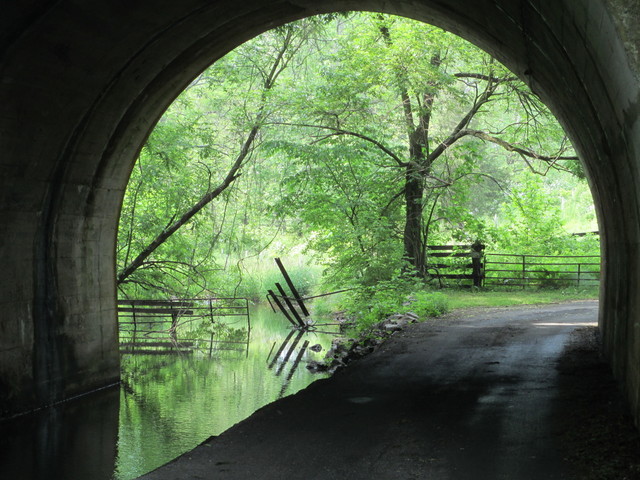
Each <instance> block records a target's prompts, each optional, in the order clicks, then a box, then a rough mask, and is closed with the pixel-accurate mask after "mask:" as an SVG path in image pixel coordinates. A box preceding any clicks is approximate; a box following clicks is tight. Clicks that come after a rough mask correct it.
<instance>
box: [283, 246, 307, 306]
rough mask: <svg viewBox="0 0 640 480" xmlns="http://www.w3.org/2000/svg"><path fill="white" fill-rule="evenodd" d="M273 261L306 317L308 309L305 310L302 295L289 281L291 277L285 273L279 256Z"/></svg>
mask: <svg viewBox="0 0 640 480" xmlns="http://www.w3.org/2000/svg"><path fill="white" fill-rule="evenodd" d="M275 261H276V263H277V264H278V268H279V269H280V272H281V273H282V276H283V277H284V280H285V281H286V282H287V285H288V286H289V290H291V293H292V294H293V297H294V298H295V299H296V301H297V302H298V305H300V310H302V313H303V314H304V316H305V317H308V316H309V310H307V307H306V306H305V305H304V301H303V300H302V297H301V296H300V294H299V293H298V290H296V287H295V285H294V284H293V282H292V281H291V278H290V277H289V274H288V273H287V270H286V269H285V268H284V265H283V264H282V262H281V261H280V259H279V258H276V259H275Z"/></svg>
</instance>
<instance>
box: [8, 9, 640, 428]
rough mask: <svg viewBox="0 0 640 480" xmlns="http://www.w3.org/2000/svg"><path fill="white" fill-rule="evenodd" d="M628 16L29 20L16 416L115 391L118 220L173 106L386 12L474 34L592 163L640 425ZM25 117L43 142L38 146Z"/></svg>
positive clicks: (75, 13)
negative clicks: (181, 96) (248, 67)
mask: <svg viewBox="0 0 640 480" xmlns="http://www.w3.org/2000/svg"><path fill="white" fill-rule="evenodd" d="M619 3H620V2H614V1H611V2H608V1H607V2H604V1H603V2H594V3H593V4H591V3H590V4H589V5H588V6H584V5H576V4H575V3H571V2H566V3H564V2H562V3H559V4H554V5H538V4H536V5H534V4H533V3H532V2H520V3H517V4H515V3H513V2H506V1H504V2H502V1H497V2H488V1H487V2H483V1H479V2H459V3H457V4H456V5H446V6H445V5H442V4H440V3H439V2H428V1H425V2H423V3H420V4H417V3H411V4H408V3H405V2H401V1H399V2H394V3H392V4H391V3H386V4H385V5H383V6H381V5H380V4H379V3H378V2H358V1H354V2H349V3H348V4H345V3H340V4H339V5H337V4H336V3H335V2H314V4H313V5H308V4H306V3H305V2H296V3H295V4H292V3H286V4H285V3H283V4H276V5H273V4H268V5H267V4H264V3H261V2H258V1H257V2H250V3H246V4H242V5H233V4H231V3H224V2H220V3H216V5H204V4H203V3H202V2H198V1H193V2H181V4H180V5H171V6H163V7H158V8H156V9H155V10H154V14H153V16H152V17H153V18H152V21H148V20H147V19H146V17H147V14H148V10H147V6H145V5H143V4H140V5H135V6H133V5H132V6H129V7H128V8H130V10H127V11H126V12H124V11H122V10H118V9H117V8H112V9H109V8H107V7H105V6H104V5H102V6H101V5H97V6H96V5H94V6H84V7H79V6H77V5H75V6H74V5H71V4H63V3H59V4H52V5H50V6H49V8H47V9H45V10H41V11H40V10H38V11H31V10H32V9H33V6H32V5H25V6H20V7H16V8H18V9H19V10H20V11H18V12H13V13H12V14H11V15H8V16H7V17H6V18H7V19H8V20H14V19H15V20H16V21H17V23H16V25H21V26H24V27H25V28H24V31H23V32H20V33H17V32H16V27H15V26H12V27H11V29H10V32H9V35H8V36H7V37H3V39H2V40H3V42H4V43H3V45H2V46H3V50H2V53H3V59H4V60H5V62H4V65H3V73H4V74H5V80H6V81H5V82H3V83H2V92H3V95H4V97H5V98H6V99H7V103H6V105H7V111H9V112H12V115H7V116H6V118H4V120H3V122H6V123H3V125H5V126H6V128H4V129H3V137H2V138H3V141H4V142H6V143H5V145H6V150H7V152H8V155H7V157H6V158H7V162H8V163H7V164H6V166H7V169H6V172H7V175H6V176H3V177H2V182H3V187H4V188H3V189H2V191H3V195H4V197H3V205H6V206H7V212H8V213H7V215H6V217H5V221H6V223H7V225H8V228H7V230H6V231H7V234H6V236H3V241H4V243H3V244H2V246H3V252H4V253H6V255H3V258H2V261H3V265H4V267H5V268H4V269H3V270H4V271H5V272H6V277H7V278H10V279H11V281H10V282H5V284H3V289H2V295H3V296H2V302H3V304H4V306H5V307H6V318H8V319H11V320H9V321H7V322H3V328H5V329H6V331H7V335H3V337H2V342H3V343H2V350H1V351H2V364H1V366H2V372H1V374H2V383H1V388H0V393H1V394H2V406H1V409H2V414H3V416H6V415H11V414H13V413H15V412H19V411H24V410H25V409H29V408H33V407H38V406H42V405H46V404H49V403H51V402H56V401H60V400H62V399H66V398H70V397H72V396H74V395H77V394H79V393H82V392H86V391H89V390H91V389H93V388H95V387H99V386H103V385H106V384H108V383H110V382H112V381H114V380H116V379H117V377H118V368H119V366H118V360H117V347H116V344H117V329H116V305H115V294H114V292H115V290H116V287H115V275H114V272H113V265H114V258H115V252H114V251H113V250H114V249H113V246H114V244H115V235H116V228H117V222H118V218H117V212H118V211H119V206H120V203H121V201H122V197H123V192H124V188H125V185H126V183H127V179H128V178H129V175H130V172H131V169H132V165H133V158H134V157H135V153H136V151H137V150H138V149H139V148H140V145H141V144H142V143H143V140H144V138H145V136H146V135H147V134H148V132H149V129H150V126H151V125H152V124H154V123H155V121H156V119H157V118H158V117H159V115H160V114H161V112H162V111H164V109H165V108H166V106H167V104H168V103H169V102H170V100H171V99H172V98H174V97H175V96H176V95H177V94H178V93H179V92H180V91H181V90H182V89H183V88H184V87H185V86H186V85H187V84H188V82H189V81H190V80H191V79H192V78H194V76H195V75H196V74H197V73H198V72H200V71H201V70H202V69H204V67H205V66H206V65H207V64H208V63H210V61H211V59H215V58H219V57H220V56H222V55H223V54H224V53H226V52H227V51H229V50H230V49H231V48H233V47H235V46H236V45H238V44H240V43H241V42H242V41H243V40H246V39H247V38H249V37H251V36H253V35H255V34H257V33H260V32H261V31H264V30H266V29H267V28H268V27H272V26H275V25H278V24H284V23H286V22H287V21H289V20H294V19H296V18H301V17H306V16H308V15H311V14H315V13H322V12H327V11H334V10H340V9H345V8H349V9H353V10H357V9H361V8H369V9H371V10H384V11H386V12H387V13H396V14H402V15H405V16H408V17H413V18H416V19H420V20H426V21H430V22H432V23H435V24H438V25H441V26H443V27H447V28H448V29H450V30H452V31H455V32H457V33H461V34H462V35H463V36H465V37H466V38H468V39H470V40H473V41H474V43H476V44H478V45H481V46H483V47H485V48H486V49H487V51H490V52H491V53H493V54H495V55H496V56H497V57H498V58H499V59H500V60H501V61H503V62H504V63H505V64H506V65H508V66H509V67H510V68H511V69H512V70H513V71H514V72H516V73H517V74H518V76H519V77H521V78H525V79H526V80H527V82H528V83H529V84H530V85H531V87H532V88H533V90H534V91H535V92H536V93H538V94H540V96H541V97H542V98H543V99H545V101H546V102H547V103H548V104H549V105H550V106H551V107H552V108H553V111H554V113H555V114H556V115H557V116H558V118H560V119H561V121H562V123H563V125H564V126H565V127H566V128H567V131H568V132H569V133H570V135H571V137H572V138H573V139H574V140H575V142H576V148H577V149H578V151H579V152H580V154H581V155H582V157H583V158H584V160H585V165H586V167H587V169H586V170H587V175H588V177H589V178H590V180H591V185H592V188H593V193H594V197H595V201H596V208H597V209H598V214H599V218H600V220H601V225H600V226H601V230H602V232H603V234H604V235H603V240H602V245H603V255H604V259H605V261H604V263H603V270H604V273H603V277H604V280H605V283H604V284H603V285H602V288H601V291H602V300H601V301H602V307H601V317H600V324H601V327H602V330H603V337H604V348H605V352H606V354H607V357H608V358H609V360H610V361H611V364H612V366H613V369H614V371H615V373H616V376H617V377H618V378H619V379H620V381H621V382H622V384H623V385H624V389H625V392H626V394H627V398H628V399H629V401H630V402H631V404H632V405H633V408H634V409H635V411H636V412H637V411H638V405H639V404H640V402H639V400H638V399H639V398H640V397H639V392H640V372H639V371H638V365H640V362H638V352H639V351H640V349H639V348H638V338H640V337H639V335H638V333H637V326H636V325H635V323H634V322H635V318H637V315H638V309H639V306H640V300H639V299H638V297H637V293H636V292H637V288H636V287H637V284H638V274H637V272H638V271H639V269H638V268H636V267H637V263H638V261H639V260H638V258H639V256H638V247H637V245H638V243H639V242H638V238H640V234H639V233H638V228H637V226H638V224H639V222H638V215H637V212H638V210H639V209H638V207H637V206H638V198H637V185H636V179H637V178H638V172H637V167H638V165H637V155H636V154H635V152H637V151H638V148H637V144H638V135H637V125H638V122H637V113H635V110H634V108H633V105H635V101H634V98H636V96H637V81H636V80H635V77H634V73H633V69H634V68H635V67H636V66H637V65H636V63H634V62H635V60H634V57H633V55H631V54H630V53H629V51H628V50H626V49H625V44H624V43H623V41H624V42H627V44H626V46H628V45H629V43H628V42H629V37H628V36H627V34H628V30H625V28H624V25H625V22H624V21H623V20H625V21H626V20H628V18H626V17H624V18H622V17H621V16H620V15H621V14H620V12H619V8H618V7H619ZM612 12H614V13H615V14H614V13H612ZM14 13H15V15H14ZM87 19H90V20H91V22H86V20H87ZM143 19H144V20H143ZM177 19H179V20H177ZM60 26H69V27H70V28H60ZM95 26H100V27H101V28H91V27H95ZM96 31H100V32H101V33H100V35H94V34H95V32H96ZM36 45H37V46H38V47H36ZM67 67H69V68H67ZM44 85H46V87H44ZM54 92H55V93H54ZM25 118H27V119H30V125H32V126H33V131H36V130H37V131H38V132H41V133H42V135H41V136H40V137H39V138H38V141H33V136H32V135H31V132H32V130H28V129H25V128H24V121H23V119H25ZM25 160H26V161H25ZM3 166H4V164H3ZM36 316H37V317H38V318H35V317H36ZM636 418H637V415H636Z"/></svg>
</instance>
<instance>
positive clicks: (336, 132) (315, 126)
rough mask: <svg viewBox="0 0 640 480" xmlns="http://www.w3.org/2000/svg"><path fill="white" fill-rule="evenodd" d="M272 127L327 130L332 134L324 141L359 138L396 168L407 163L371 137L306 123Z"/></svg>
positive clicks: (285, 123) (277, 123) (284, 123)
mask: <svg viewBox="0 0 640 480" xmlns="http://www.w3.org/2000/svg"><path fill="white" fill-rule="evenodd" d="M272 125H284V126H288V127H305V128H317V129H320V130H329V131H331V132H333V133H331V134H330V135H327V136H326V137H325V139H326V138H329V137H333V136H340V135H348V136H352V137H356V138H360V139H361V140H364V141H366V142H369V143H371V144H373V145H375V146H376V147H378V148H379V149H380V150H382V151H383V152H384V153H386V154H387V155H388V156H389V157H390V158H391V159H393V161H394V162H396V163H397V164H398V166H400V167H405V166H406V165H407V162H404V161H402V159H401V158H400V157H398V156H397V155H396V154H395V153H394V152H393V150H391V149H389V148H387V147H386V146H384V145H383V144H382V143H380V142H379V141H377V140H375V139H373V138H371V137H368V136H367V135H363V134H362V133H358V132H352V131H350V130H345V129H343V128H336V127H328V126H326V125H313V124H308V123H287V122H273V123H272Z"/></svg>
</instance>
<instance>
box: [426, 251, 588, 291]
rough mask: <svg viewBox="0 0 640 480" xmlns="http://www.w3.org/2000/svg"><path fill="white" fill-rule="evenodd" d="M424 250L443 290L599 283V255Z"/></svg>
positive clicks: (558, 286) (432, 273)
mask: <svg viewBox="0 0 640 480" xmlns="http://www.w3.org/2000/svg"><path fill="white" fill-rule="evenodd" d="M427 249H428V250H427V251H428V262H429V263H428V272H429V274H430V275H431V276H432V277H433V278H435V279H436V280H437V281H438V282H439V284H440V286H442V287H445V286H463V287H464V286H466V287H469V286H476V287H478V286H487V287H521V288H527V287H550V288H562V287H568V286H585V285H597V284H598V282H599V281H600V256H599V255H522V254H510V253H485V252H484V246H483V245H481V244H478V243H476V244H474V245H433V246H429V247H427Z"/></svg>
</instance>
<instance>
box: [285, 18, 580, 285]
mask: <svg viewBox="0 0 640 480" xmlns="http://www.w3.org/2000/svg"><path fill="white" fill-rule="evenodd" d="M341 31H342V37H341V38H340V39H339V40H338V47H337V48H335V49H334V50H332V51H331V52H330V53H329V55H328V58H324V59H322V60H320V61H319V64H320V65H322V67H321V68H322V76H321V81H319V82H318V81H316V82H315V83H314V82H311V81H310V82H308V85H307V86H309V85H312V86H313V90H312V91H311V93H310V92H309V90H308V89H306V90H305V91H304V95H305V98H307V99H309V98H310V99H311V101H309V100H307V102H306V104H305V103H303V102H300V104H299V107H300V111H298V112H296V117H297V118H298V119H299V121H298V122H297V123H293V122H283V123H285V124H286V125H288V126H291V127H298V128H300V127H306V128H307V129H308V130H310V131H311V132H312V133H311V134H310V136H311V138H312V141H311V143H313V144H314V145H317V144H319V143H329V142H330V143H331V144H332V145H333V146H334V147H336V146H337V145H338V144H339V143H338V139H345V138H348V140H346V141H345V142H343V143H342V148H341V149H337V148H334V151H335V152H336V153H337V155H336V156H335V157H334V159H333V162H334V165H337V164H339V163H341V162H344V155H347V154H346V153H345V150H347V149H348V148H349V147H350V148H351V150H352V151H351V154H350V156H351V157H352V158H351V160H350V162H351V163H352V164H355V163H358V164H359V168H361V169H363V170H362V172H363V173H365V172H366V171H367V170H366V168H364V167H363V165H364V164H365V163H366V162H369V161H373V162H375V163H376V164H377V165H379V166H383V167H384V168H388V169H395V170H396V173H395V174H394V176H395V180H394V183H395V191H394V192H393V193H391V194H390V195H388V196H387V197H386V201H385V202H382V204H381V205H378V211H377V212H376V213H375V215H379V216H385V215H383V214H387V213H388V212H389V211H390V208H391V207H392V206H393V205H394V204H396V203H397V202H399V201H400V200H401V199H402V200H403V202H402V203H403V210H404V222H403V223H404V224H403V227H402V244H403V256H404V259H405V260H406V261H407V262H408V264H409V265H410V267H411V269H412V270H413V271H414V272H415V273H416V274H417V275H418V276H420V277H424V276H426V274H427V267H428V264H427V258H426V244H427V238H428V236H429V233H430V231H431V229H432V227H433V222H434V221H436V220H437V219H438V218H439V215H438V213H441V212H438V211H437V210H438V207H439V205H440V201H441V199H443V198H444V197H445V196H446V194H447V192H456V186H457V185H460V183H461V181H462V180H463V179H467V178H468V177H472V176H476V177H478V176H486V174H484V173H482V172H479V171H476V170H475V169H474V166H475V162H476V160H477V158H476V156H475V155H474V154H473V152H474V149H475V150H476V151H477V150H478V149H477V147H476V146H475V144H476V143H477V142H483V143H488V144H491V145H493V146H495V147H498V148H500V149H503V150H505V151H507V152H510V153H512V154H514V155H517V156H518V157H519V158H521V159H522V160H523V161H524V162H525V164H526V165H527V166H528V167H529V168H530V169H531V170H532V171H535V172H536V173H545V172H546V171H548V169H550V168H556V169H558V168H559V169H566V162H574V163H575V161H577V157H576V156H575V155H574V154H573V152H571V149H570V145H569V144H568V142H567V141H566V138H565V137H564V134H563V133H562V131H561V129H559V127H557V124H556V123H555V121H553V117H552V116H551V115H550V114H549V112H548V111H547V110H546V108H545V107H544V106H543V105H542V104H541V103H540V102H539V101H538V99H537V98H536V97H535V96H534V95H533V94H531V92H530V91H529V90H528V89H527V88H526V86H525V85H524V84H523V83H522V82H520V81H519V80H518V79H517V78H516V77H515V76H514V75H513V74H511V73H510V72H509V71H508V70H506V69H505V68H504V67H502V66H501V65H499V64H498V63H497V62H495V61H494V60H493V59H491V58H490V57H489V56H488V55H487V54H485V53H483V52H481V51H479V50H478V49H476V48H474V47H472V46H471V45H469V44H468V43H466V42H464V41H463V40H461V39H459V38H458V37H455V36H453V35H449V34H446V33H445V32H442V31H441V30H439V29H437V28H436V27H432V26H429V25H425V24H422V23H419V22H413V21H410V20H405V19H401V18H399V17H388V16H384V15H377V14H376V15H358V16H354V17H352V18H351V19H350V21H349V22H345V23H344V24H343V25H342V27H341ZM305 105H306V108H305ZM550 122H552V123H551V124H550ZM549 132H553V133H554V135H553V136H549V135H548V134H549ZM302 138H303V139H304V136H303V137H302ZM364 145H366V146H367V149H366V150H367V152H368V153H367V154H366V155H364V156H363V155H362V154H361V152H362V151H363V149H364ZM534 145H535V146H536V147H540V149H539V150H538V148H534ZM371 149H373V150H374V151H375V152H372V151H371ZM539 152H543V153H539ZM376 154H377V157H378V158H377V159H373V157H375V156H376ZM357 156H360V157H361V158H360V160H359V161H357V160H355V157H357ZM325 162H327V160H325ZM334 168H335V167H334ZM356 168H358V167H356ZM334 177H335V180H336V187H337V190H338V191H340V190H342V191H346V190H347V188H348V185H347V183H345V182H346V180H345V179H346V177H345V176H337V175H336V176H334ZM384 178H385V181H388V176H384ZM349 188H350V187H349ZM344 217H346V219H347V220H348V221H349V223H350V224H352V225H353V223H354V218H353V217H354V214H353V211H351V213H348V214H344ZM344 217H343V218H344Z"/></svg>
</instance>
